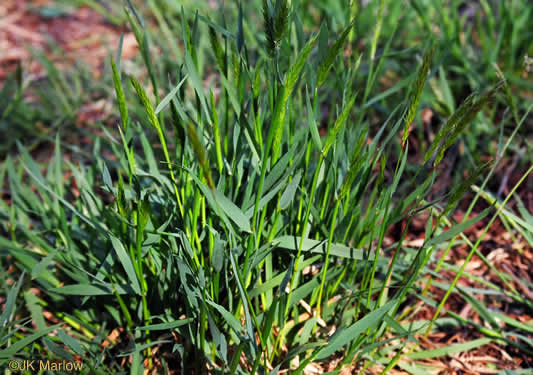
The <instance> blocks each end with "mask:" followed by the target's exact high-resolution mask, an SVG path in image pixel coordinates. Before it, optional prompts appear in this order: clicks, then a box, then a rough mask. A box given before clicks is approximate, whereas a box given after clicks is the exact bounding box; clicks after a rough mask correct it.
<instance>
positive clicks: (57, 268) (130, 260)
mask: <svg viewBox="0 0 533 375" xmlns="http://www.w3.org/2000/svg"><path fill="white" fill-rule="evenodd" d="M413 3H417V2H413ZM261 5H262V8H261V9H262V10H260V9H259V8H258V7H257V8H256V9H255V11H256V13H257V14H260V15H261V16H262V24H263V28H264V29H263V30H262V34H261V35H257V36H255V39H254V38H253V37H252V35H250V34H251V33H250V28H251V27H252V22H254V21H252V20H246V19H245V10H243V7H244V4H242V5H239V7H237V8H236V9H234V10H235V12H234V13H235V14H234V16H235V17H234V20H233V21H234V22H233V23H230V21H229V20H227V19H225V18H223V19H221V20H220V21H219V22H216V21H214V20H212V19H209V18H207V17H204V16H201V15H199V14H198V13H196V14H195V15H194V16H193V17H191V15H190V14H186V12H185V10H183V9H181V10H180V11H177V12H176V14H177V17H176V18H175V19H174V22H175V24H174V26H176V27H175V28H172V30H181V31H182V33H181V35H182V38H183V45H184V48H183V49H179V48H176V49H175V53H176V54H177V53H179V54H180V56H179V59H180V63H179V69H178V70H176V71H174V72H172V74H169V75H168V76H165V77H163V74H161V72H160V71H159V70H160V69H162V65H163V63H159V62H158V59H159V57H158V56H156V55H153V54H151V43H152V42H153V41H154V40H156V42H158V41H157V38H162V35H161V34H155V35H150V34H149V33H148V31H147V29H145V28H143V25H144V24H145V21H143V19H142V17H141V14H140V12H138V11H136V10H135V9H134V8H133V6H132V5H131V4H130V5H129V6H128V8H127V9H126V10H127V18H128V21H129V24H130V26H131V28H132V30H133V31H134V33H135V36H136V38H137V40H138V43H139V46H140V50H141V57H142V60H143V62H144V65H145V67H146V71H147V72H148V80H146V81H145V82H144V83H143V81H142V80H141V79H138V78H136V77H133V76H127V75H126V74H125V73H123V72H122V73H121V66H120V63H119V62H120V60H119V59H112V60H111V62H110V65H111V70H112V78H113V84H114V89H115V93H116V98H117V103H118V105H117V110H116V114H117V132H116V133H113V134H109V133H108V134H109V135H108V136H105V137H102V138H99V139H98V140H97V142H95V144H94V147H93V150H92V155H91V159H90V162H89V163H87V164H78V165H75V164H73V163H70V162H68V161H66V160H64V158H63V156H64V153H65V150H64V148H62V147H61V143H60V139H59V137H58V138H57V139H56V147H55V153H54V155H53V158H52V160H51V161H50V162H49V163H48V165H47V167H46V168H44V173H43V168H41V166H40V165H38V164H37V163H36V162H35V161H34V160H33V158H32V157H31V155H30V154H29V153H28V151H27V150H26V149H24V148H23V147H22V146H21V147H20V149H19V152H20V162H18V161H15V160H13V159H12V158H11V157H8V158H7V159H6V161H5V163H3V165H2V167H1V170H0V175H1V176H4V175H5V176H7V180H8V181H9V192H10V200H11V204H9V205H8V204H6V203H5V202H3V201H2V203H1V204H2V210H3V212H5V215H6V217H7V218H8V219H9V224H8V225H6V226H4V227H3V230H4V231H5V232H4V234H5V236H2V237H0V247H1V248H2V249H3V252H4V253H5V254H9V257H10V258H9V259H10V262H11V263H12V264H13V265H14V266H15V267H16V268H17V269H18V270H20V271H22V272H19V273H17V281H16V283H15V284H13V285H12V286H10V287H9V288H7V289H9V292H8V295H7V299H6V303H5V308H4V312H3V314H2V316H1V317H0V326H1V334H0V342H1V343H2V345H5V346H6V348H5V349H2V351H0V361H7V359H10V358H12V357H14V356H16V357H17V358H36V357H44V358H55V359H57V358H63V359H74V358H76V356H81V358H82V361H83V363H84V364H85V370H84V371H86V373H91V374H107V373H118V372H120V371H124V368H127V369H128V370H129V371H130V373H132V374H138V373H141V372H143V371H144V369H149V370H152V369H154V371H161V373H166V372H164V371H166V369H169V368H170V369H176V368H182V369H183V371H194V372H196V373H200V372H212V373H230V374H236V373H241V374H242V373H244V374H249V373H265V374H266V373H269V374H275V373H277V372H278V371H281V370H283V369H291V373H295V374H298V373H303V372H304V371H305V370H306V368H307V369H308V368H309V367H308V366H310V365H311V364H312V363H321V362H328V361H331V360H333V359H337V358H339V359H340V362H339V365H338V367H337V371H340V369H341V368H342V366H351V365H357V366H359V368H368V367H369V366H371V365H373V364H380V365H382V368H383V369H384V370H387V369H389V368H392V367H393V366H396V365H398V366H403V365H402V363H404V362H402V359H403V353H404V351H403V350H402V349H403V348H406V349H409V350H411V351H414V350H415V349H416V348H418V347H419V345H420V342H419V341H418V339H417V338H416V337H415V336H414V334H415V333H420V332H431V330H432V328H433V327H434V326H433V323H435V322H439V319H440V318H439V313H440V312H442V311H444V310H443V307H444V304H445V302H446V300H447V298H448V296H449V294H450V293H452V292H454V291H455V292H456V291H458V290H459V289H457V288H456V282H457V279H458V278H459V276H461V275H462V274H463V273H464V269H465V267H466V265H467V264H468V261H469V259H470V258H471V256H472V255H473V254H474V253H476V251H477V249H478V246H479V242H480V241H481V239H482V237H481V238H479V239H478V241H477V242H476V243H475V244H472V243H468V246H469V247H470V249H471V251H470V254H469V257H468V258H467V259H466V261H465V262H464V264H463V266H462V267H461V268H460V269H459V270H458V272H457V276H456V278H455V280H454V281H453V282H452V283H451V284H449V285H448V284H445V283H446V281H443V280H440V281H439V283H440V284H439V286H440V287H448V288H449V289H448V292H447V294H446V297H445V298H444V300H442V301H435V300H433V299H432V297H431V295H429V294H428V293H429V292H428V288H429V283H431V281H429V282H428V284H426V285H428V286H427V287H426V288H425V289H424V286H423V284H421V283H420V281H422V280H427V278H433V277H435V278H439V279H440V276H438V270H439V268H440V267H442V266H443V262H444V259H445V258H444V257H442V258H441V259H440V261H439V260H438V259H436V257H435V252H436V251H437V250H438V249H441V248H446V247H448V249H449V248H450V247H451V246H452V245H453V242H454V241H455V238H456V237H457V236H460V235H461V233H462V232H463V231H465V230H466V229H468V228H469V227H470V226H472V225H474V224H476V223H478V222H479V221H481V220H483V219H484V218H486V217H492V219H491V222H492V220H494V219H495V218H496V217H497V216H498V215H502V213H503V212H504V211H503V207H504V206H505V203H506V202H507V200H508V199H509V198H510V197H511V196H512V192H511V193H510V194H509V195H508V196H507V198H506V200H505V201H504V202H502V204H501V205H496V203H495V202H490V203H491V206H490V207H489V208H487V209H486V210H485V211H483V212H481V213H479V214H478V215H477V216H473V217H471V216H469V215H466V219H465V220H464V221H462V222H460V223H456V222H453V219H452V213H453V211H454V209H455V207H456V206H457V204H458V203H459V201H460V200H461V199H462V197H463V196H464V194H465V193H466V192H467V191H468V190H469V189H470V187H471V185H473V184H474V183H476V182H477V180H478V178H479V177H481V176H484V175H485V173H486V171H487V168H488V167H487V166H486V165H481V164H480V166H479V167H477V166H476V168H472V172H471V173H470V175H471V176H472V177H471V178H470V179H467V181H466V182H465V183H463V184H457V185H454V186H452V187H451V188H450V189H449V190H450V191H449V192H448V193H443V195H442V196H437V197H436V196H435V195H433V194H432V191H433V187H434V183H435V181H436V179H437V178H438V176H439V175H440V173H441V169H439V168H438V164H439V162H441V160H442V159H443V158H444V156H445V151H446V150H447V149H449V148H450V147H451V146H452V145H453V144H454V143H455V142H457V140H458V139H459V138H460V137H461V136H463V134H464V133H465V131H468V129H469V126H471V124H472V122H473V121H474V120H475V119H476V116H483V113H484V109H485V106H486V104H487V103H493V102H494V101H495V100H496V99H497V98H500V100H505V96H503V94H502V91H503V90H502V87H504V82H500V83H496V84H494V85H493V86H491V87H489V88H488V89H487V90H486V91H484V92H482V93H480V94H472V95H470V96H468V97H467V98H466V99H465V100H464V101H463V102H462V104H460V105H458V106H457V108H456V109H455V110H452V111H451V112H450V113H449V116H448V119H447V121H443V122H442V124H441V125H440V128H439V130H438V133H437V135H436V136H435V138H434V139H433V140H432V141H431V142H428V144H427V152H426V153H425V159H422V157H420V158H419V159H418V160H419V161H418V162H415V163H414V164H413V162H411V161H410V160H409V157H410V155H411V154H412V151H410V147H411V146H410V144H411V142H410V139H411V137H413V133H412V131H411V129H412V126H413V121H414V120H415V117H416V116H417V113H418V112H419V104H420V102H421V98H423V95H424V92H427V91H428V88H427V86H428V85H427V82H428V79H434V75H435V74H436V72H437V70H438V69H439V61H442V59H443V56H445V51H443V47H442V45H440V44H439V43H437V42H436V41H433V42H432V43H430V44H428V45H420V44H419V45H417V46H416V47H415V48H414V49H412V50H411V52H412V53H415V52H416V53H419V52H420V55H421V59H420V61H419V62H418V63H417V64H416V65H415V66H414V67H413V71H414V73H413V74H412V75H410V76H409V77H408V78H407V79H406V80H404V81H402V82H401V83H400V84H399V85H398V86H395V87H394V88H393V89H389V90H393V91H392V92H391V91H385V92H380V93H376V90H377V89H378V88H379V86H378V77H379V75H380V74H381V72H382V70H383V69H384V67H385V65H386V64H388V58H389V56H390V55H393V54H394V53H395V52H394V51H393V50H392V43H393V41H394V40H395V39H396V38H398V37H399V36H398V35H397V32H396V31H397V30H396V27H397V26H394V27H393V28H390V29H389V28H387V32H386V33H384V32H383V30H382V27H384V24H385V23H389V22H390V21H389V20H387V19H386V17H385V13H386V12H385V9H386V8H385V7H386V2H385V1H380V2H379V4H378V5H377V9H376V11H377V20H376V21H375V24H374V26H373V28H372V32H371V33H370V38H371V39H370V42H369V46H368V48H367V49H365V50H364V51H361V53H359V52H357V50H356V49H355V47H356V46H355V40H354V38H355V37H354V36H353V35H354V33H355V32H354V30H355V27H356V25H357V24H358V22H359V21H361V22H364V21H365V20H367V19H366V18H365V19H360V18H361V17H362V16H361V14H364V13H357V12H356V10H354V13H356V16H355V18H353V19H346V20H345V23H344V24H342V25H338V27H336V28H333V27H331V26H332V25H326V24H325V23H324V24H322V25H321V26H320V27H318V26H319V25H316V27H314V28H313V29H312V30H310V31H308V30H305V29H304V28H303V26H302V19H301V18H300V15H299V12H298V10H297V7H296V6H295V5H294V4H293V5H291V4H290V3H289V2H288V1H284V0H278V1H275V2H274V1H269V0H264V1H263V2H262V4H261ZM154 7H155V8H156V9H159V8H158V7H157V6H155V5H154ZM163 10H164V9H160V10H159V11H160V15H159V16H158V13H155V17H156V18H157V17H162V14H163V13H162V11H163ZM357 14H359V16H357ZM350 16H352V12H350ZM389 16H391V17H397V18H396V21H397V22H398V23H401V22H405V20H404V19H403V18H400V16H401V12H400V9H399V8H398V7H397V6H396V7H392V8H391V10H390V13H389ZM420 16H423V13H420ZM221 17H222V16H220V17H219V15H217V18H221ZM224 17H227V16H224ZM212 18H214V17H212ZM177 20H179V21H177ZM160 21H161V22H163V21H164V22H166V21H165V19H164V18H161V20H160ZM230 24H231V25H233V26H234V27H233V28H232V27H230V26H228V25H230ZM178 26H179V28H178ZM449 27H450V28H451V27H452V26H449ZM329 28H331V29H332V30H334V29H335V30H337V32H333V31H332V30H329ZM168 29H169V28H167V30H168ZM232 30H233V31H232ZM446 30H447V31H448V29H446ZM450 32H451V31H450ZM355 35H357V34H356V33H355ZM159 42H160V41H159ZM378 46H379V48H378ZM348 50H351V51H352V55H350V54H349V53H347V51H348ZM214 69H216V72H213V70H214ZM208 73H210V74H212V73H215V76H216V79H215V81H214V82H215V83H213V84H212V85H211V86H209V85H207V84H206V82H205V80H204V79H205V77H206V75H207V74H208ZM440 83H441V84H445V78H444V77H443V76H441V77H440ZM429 89H430V90H435V85H433V86H432V87H430V88H429ZM392 93H395V94H396V95H400V96H402V100H399V101H398V102H397V104H396V105H395V107H394V108H393V109H392V110H390V111H385V113H383V111H381V109H380V108H379V105H378V104H379V102H380V101H384V100H386V99H387V97H388V96H389V95H392ZM501 98H503V99H501ZM452 109H453V108H452ZM527 113H529V112H527ZM527 113H526V114H524V115H523V117H522V118H518V117H517V118H516V121H517V123H516V124H515V132H514V133H513V134H512V135H511V138H512V137H514V136H515V134H516V133H517V132H518V131H519V129H520V127H521V126H522V124H523V123H524V121H525V119H526V117H527ZM118 116H120V120H118ZM321 134H323V135H322V136H321ZM506 148H507V145H506V147H505V148H503V149H502V150H501V152H502V154H503V153H504V152H505V150H506ZM102 150H111V152H112V155H113V157H112V158H111V157H104V156H103V153H102ZM413 170H416V171H417V172H416V173H412V171H413ZM492 170H494V169H492ZM67 171H69V172H70V173H72V176H73V180H75V186H74V185H73V184H72V183H71V182H69V181H66V180H65V178H64V173H66V172H67ZM530 172H531V169H529V170H528V171H527V173H526V174H525V175H524V178H523V179H522V180H520V181H519V182H518V183H517V184H516V186H514V187H513V191H514V190H516V188H518V186H519V185H520V184H521V183H522V182H523V180H524V179H525V177H526V176H527V175H528V174H529V173H530ZM30 186H33V187H34V189H32V188H30ZM74 187H76V189H77V190H78V191H79V193H76V194H75V195H73V193H72V191H73V189H74ZM482 189H483V188H482ZM482 189H478V190H477V195H476V199H478V197H480V196H481V197H484V195H483V193H482V192H483V190H482ZM472 207H473V206H472ZM470 212H471V210H469V211H468V214H470ZM422 214H426V215H427V217H428V220H427V226H426V229H425V237H424V241H423V243H422V244H421V245H420V246H419V247H418V248H416V249H413V248H409V247H407V246H404V244H403V239H404V236H405V235H406V233H407V231H408V230H409V227H410V223H411V221H412V220H413V219H415V218H416V217H417V216H418V215H422ZM515 221H517V220H515ZM400 222H404V223H406V225H405V228H404V230H403V231H402V233H401V236H400V238H396V239H395V242H394V243H392V244H390V243H389V244H386V241H385V239H386V236H387V234H388V233H389V232H390V230H391V228H394V227H395V226H396V225H397V224H398V223H400ZM489 226H490V223H489V224H488V225H487V227H486V228H488V227H489ZM522 227H523V226H522ZM434 262H438V266H437V269H435V271H433V270H432V269H431V267H430V265H431V264H433V263H434ZM501 280H502V281H503V282H504V284H505V283H506V280H507V279H506V277H505V276H503V275H501ZM6 285H7V284H6ZM506 285H508V283H507V284H506ZM508 286H509V285H508ZM31 287H35V288H38V290H39V291H40V292H39V293H38V294H34V293H32V289H30V288H31ZM488 288H494V286H488ZM459 291H461V292H462V290H459ZM498 292H501V291H500V290H498ZM504 293H505V294H506V295H507V296H508V297H509V298H511V299H513V300H514V301H516V302H517V303H519V304H521V305H523V306H528V308H531V301H528V300H527V299H525V298H523V296H521V294H520V292H519V291H517V290H515V289H514V288H512V287H510V288H507V289H506V290H505V292H504ZM17 296H18V297H17ZM21 296H22V297H23V298H24V301H25V302H24V307H21V306H17V305H16V304H15V301H17V298H19V300H20V298H21ZM465 298H471V297H469V296H468V294H466V295H465ZM412 301H422V302H424V303H427V304H430V305H431V304H433V305H435V307H436V312H435V316H434V318H433V320H431V321H430V322H425V323H424V324H423V325H422V326H421V327H418V328H409V327H407V328H406V327H405V326H403V325H402V324H401V323H402V319H403V318H404V317H405V316H407V315H410V314H411V313H412V309H411V307H409V304H411V303H412ZM439 302H440V304H439ZM470 303H472V305H473V306H475V308H476V309H478V310H479V313H480V315H482V316H484V317H486V318H487V320H488V321H489V323H490V322H491V320H490V313H488V310H487V308H486V307H485V306H483V305H482V304H481V303H478V304H475V302H473V301H471V302H470ZM406 305H407V306H406ZM23 309H26V310H27V311H28V313H29V315H26V316H29V317H31V319H29V318H27V319H25V320H22V321H21V320H18V317H19V315H18V314H20V311H21V310H23ZM43 311H50V312H51V313H52V315H53V319H52V320H54V321H57V322H58V324H57V325H49V324H48V322H45V321H44V320H43V318H42V317H43ZM456 315H457V314H456ZM452 316H453V317H455V318H457V319H458V321H459V322H460V323H459V324H473V322H471V321H466V322H465V319H464V318H463V320H461V317H459V316H455V315H452ZM30 321H31V322H32V324H29V323H30ZM514 322H515V324H514V325H513V324H511V326H513V327H515V328H516V329H517V330H518V331H520V330H526V331H528V330H529V329H530V328H524V327H522V326H520V324H519V322H517V321H514ZM474 326H475V327H477V328H478V329H479V331H480V332H481V333H483V334H485V335H486V336H487V339H483V340H485V341H483V343H485V342H487V343H488V342H491V341H493V340H494V341H496V342H498V343H503V344H506V345H513V346H516V347H518V348H519V349H521V350H530V348H528V344H527V340H522V341H514V340H511V339H510V338H509V337H510V334H508V333H507V332H502V331H501V330H500V329H499V326H498V327H496V326H491V328H486V327H483V326H480V325H474ZM54 330H57V332H58V334H57V335H50V332H52V331H54ZM110 332H120V333H121V335H122V336H121V339H120V340H118V341H114V340H116V339H115V338H112V335H110ZM528 332H530V331H528ZM524 337H525V336H524ZM391 343H393V344H394V346H392V349H391ZM477 344H481V342H476V345H477ZM391 350H392V351H391ZM391 352H392V353H393V355H392V356H391V355H390V353H391ZM452 352H453V351H452V350H451V349H450V351H448V352H446V351H445V352H443V354H446V353H452ZM414 354H415V355H414V357H413V358H415V357H416V355H418V357H421V358H424V355H428V356H431V355H432V353H431V352H430V351H427V350H419V351H416V352H415V353H414Z"/></svg>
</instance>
